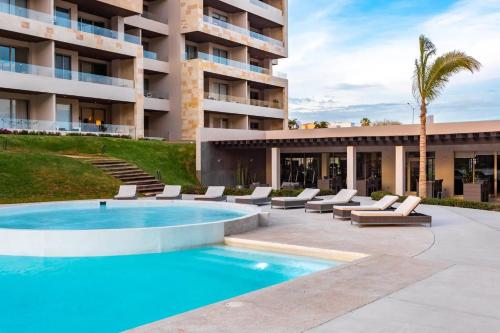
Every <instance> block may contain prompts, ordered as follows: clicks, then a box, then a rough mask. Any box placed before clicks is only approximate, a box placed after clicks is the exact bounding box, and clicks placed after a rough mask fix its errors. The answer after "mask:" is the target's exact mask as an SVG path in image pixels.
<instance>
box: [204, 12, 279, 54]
mask: <svg viewBox="0 0 500 333" xmlns="http://www.w3.org/2000/svg"><path fill="white" fill-rule="evenodd" d="M203 21H204V22H206V23H209V24H212V25H215V26H218V27H221V28H224V29H228V30H231V31H235V32H238V33H240V34H243V35H246V36H250V37H251V38H254V39H259V40H261V41H264V42H266V43H270V44H273V45H276V46H279V47H283V42H282V41H280V40H277V39H274V38H271V37H268V36H265V35H262V34H260V33H257V32H255V31H251V30H247V29H245V28H242V27H238V26H236V25H234V24H231V23H228V22H225V21H222V20H219V19H217V18H215V17H211V16H208V15H203Z"/></svg>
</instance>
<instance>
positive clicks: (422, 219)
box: [351, 195, 432, 226]
mask: <svg viewBox="0 0 500 333" xmlns="http://www.w3.org/2000/svg"><path fill="white" fill-rule="evenodd" d="M421 200H422V199H420V198H419V197H416V196H413V195H410V196H409V197H408V198H406V200H405V201H403V203H402V204H401V205H399V207H398V208H396V210H394V211H382V212H381V211H353V212H352V213H351V224H352V223H355V224H358V225H377V224H382V225H411V224H428V225H429V226H432V217H431V216H429V215H425V214H420V213H417V212H415V208H417V206H418V205H419V204H420V201H421Z"/></svg>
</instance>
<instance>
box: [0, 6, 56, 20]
mask: <svg viewBox="0 0 500 333" xmlns="http://www.w3.org/2000/svg"><path fill="white" fill-rule="evenodd" d="M0 12H2V13H5V14H10V15H15V16H19V17H24V18H28V19H32V20H35V21H41V22H45V23H52V22H53V19H52V16H51V15H49V14H46V13H42V12H38V11H36V10H32V9H28V8H24V7H19V6H15V5H9V4H5V3H0Z"/></svg>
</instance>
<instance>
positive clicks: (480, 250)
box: [136, 198, 500, 333]
mask: <svg viewBox="0 0 500 333" xmlns="http://www.w3.org/2000/svg"><path fill="white" fill-rule="evenodd" d="M356 200H359V201H361V202H366V203H368V202H369V201H370V200H369V199H367V198H357V199H356ZM264 209H265V210H270V209H269V208H264ZM418 211H419V212H423V213H426V214H430V215H432V216H433V227H432V228H427V227H365V228H358V227H356V226H352V225H351V224H350V223H349V222H348V221H340V220H333V219H332V215H331V214H322V215H320V214H314V213H307V214H306V213H304V210H303V209H294V210H287V211H282V210H272V211H271V222H270V225H269V226H268V227H263V228H259V229H257V230H255V231H252V232H249V233H245V234H241V235H237V236H236V238H240V239H247V240H257V241H267V242H275V243H283V244H290V245H300V246H308V247H315V248H323V249H332V250H341V251H352V252H360V253H367V254H370V256H369V257H367V258H363V259H360V260H357V261H353V262H351V263H347V264H345V265H342V266H340V267H337V268H333V269H330V270H326V271H323V272H319V273H316V274H312V275H309V276H306V277H303V278H299V279H297V280H293V281H290V282H287V283H283V284H280V285H276V286H273V287H270V288H266V289H263V290H259V291H256V292H253V293H249V294H246V295H243V296H240V297H236V298H234V299H231V300H227V301H224V302H221V303H217V304H212V305H210V306H207V307H204V308H201V309H199V310H194V311H191V312H187V313H184V314H181V315H178V316H175V317H171V318H169V319H165V320H162V321H159V322H157V323H153V324H151V325H146V326H144V327H141V328H138V329H136V331H138V332H141V331H143V332H145V331H148V332H150V331H153V332H234V331H238V332H314V333H317V332H373V331H381V332H416V331H425V332H449V331H454V332H471V331H478V332H497V331H498V329H499V328H500V310H499V309H500V282H498V281H500V255H499V253H500V214H499V213H498V212H488V211H479V210H471V209H462V208H450V207H441V206H426V205H421V206H420V207H419V208H418Z"/></svg>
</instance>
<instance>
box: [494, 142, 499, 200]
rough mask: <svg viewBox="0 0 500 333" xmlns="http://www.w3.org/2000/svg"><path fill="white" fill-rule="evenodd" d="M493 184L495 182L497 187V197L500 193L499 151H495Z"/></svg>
mask: <svg viewBox="0 0 500 333" xmlns="http://www.w3.org/2000/svg"><path fill="white" fill-rule="evenodd" d="M493 154H494V155H493V179H494V180H493V184H494V187H495V192H494V193H495V197H497V196H498V195H499V194H500V193H498V191H500V188H498V176H499V175H498V152H496V151H495V152H493Z"/></svg>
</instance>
